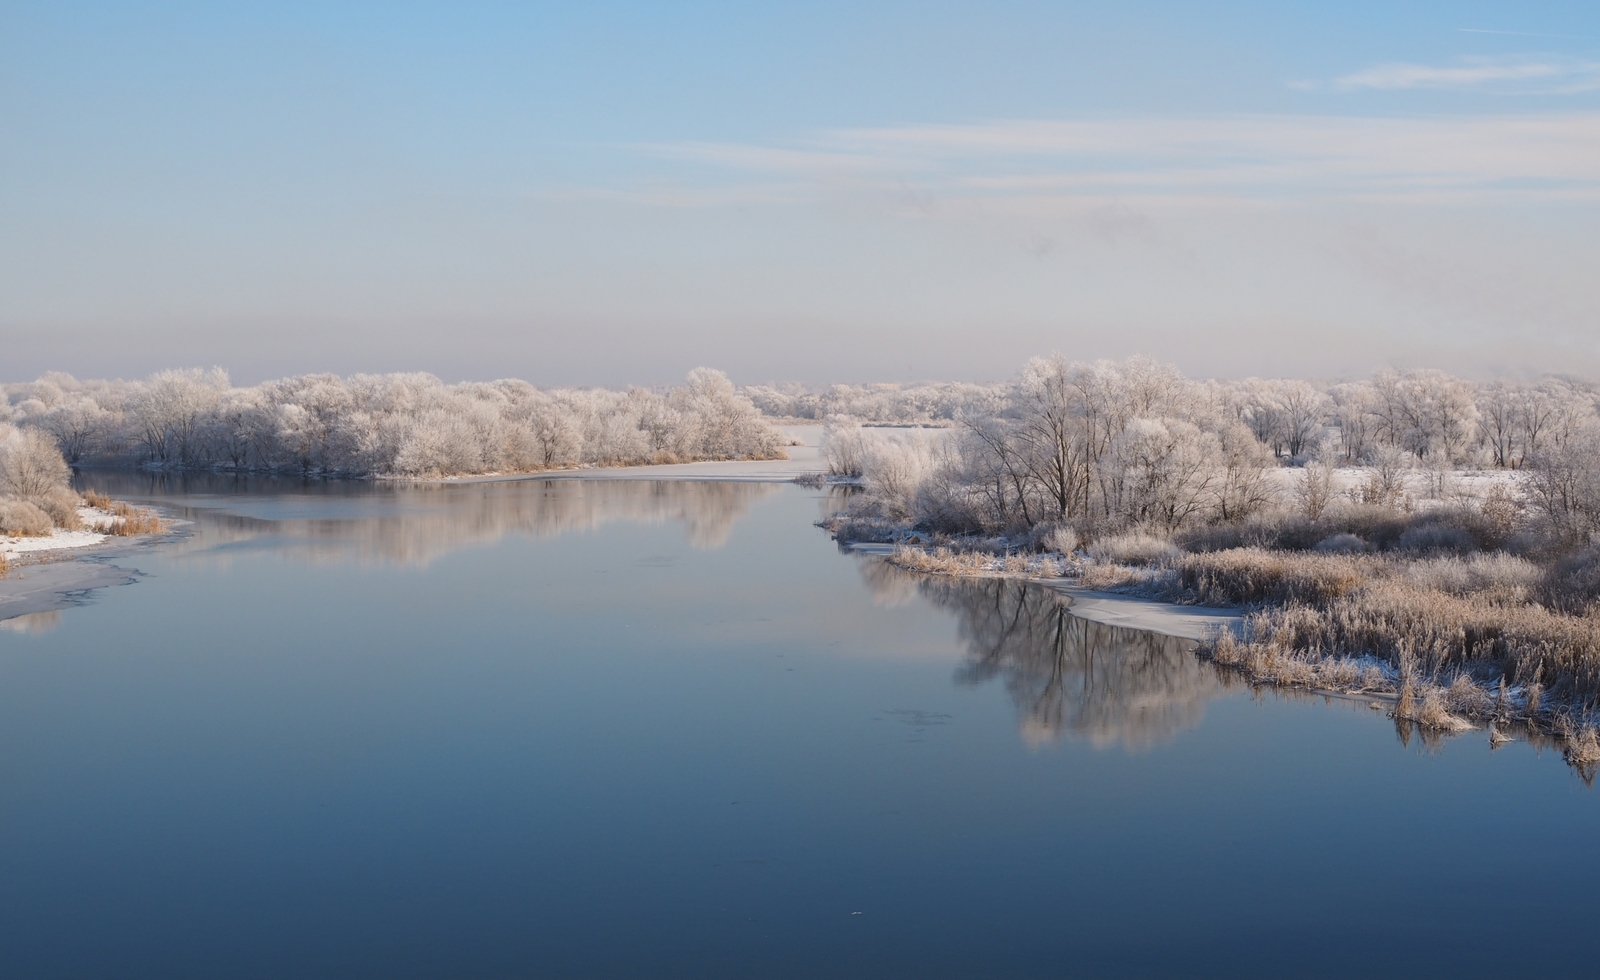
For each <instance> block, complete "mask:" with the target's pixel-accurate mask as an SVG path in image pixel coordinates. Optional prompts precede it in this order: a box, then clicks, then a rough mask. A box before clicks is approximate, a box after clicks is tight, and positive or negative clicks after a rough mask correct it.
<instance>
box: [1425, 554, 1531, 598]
mask: <svg viewBox="0 0 1600 980" xmlns="http://www.w3.org/2000/svg"><path fill="white" fill-rule="evenodd" d="M1395 568H1396V571H1397V573H1398V574H1399V575H1401V576H1403V577H1404V578H1405V579H1406V580H1407V581H1409V582H1410V583H1411V584H1413V585H1415V586H1417V587H1419V588H1423V589H1432V590H1435V591H1438V592H1447V593H1449V594H1451V595H1458V596H1461V595H1473V594H1480V595H1487V596H1493V597H1494V599H1495V601H1498V602H1504V603H1512V602H1526V601H1527V599H1528V596H1529V595H1531V594H1532V593H1533V591H1534V590H1536V589H1538V588H1539V586H1540V585H1541V584H1542V583H1543V582H1544V580H1545V572H1544V569H1542V568H1540V567H1539V566H1537V565H1535V564H1534V563H1533V562H1531V561H1528V560H1527V559H1526V558H1518V557H1516V556H1515V555H1508V554H1505V553H1504V552H1496V553H1493V554H1477V555H1470V556H1468V557H1466V558H1458V557H1454V556H1451V557H1445V558H1434V559H1431V560H1421V561H1411V562H1403V563H1400V564H1397V565H1396V566H1395Z"/></svg>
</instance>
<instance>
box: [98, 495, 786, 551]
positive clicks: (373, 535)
mask: <svg viewBox="0 0 1600 980" xmlns="http://www.w3.org/2000/svg"><path fill="white" fill-rule="evenodd" d="M83 482H85V483H87V484H88V485H92V486H94V487H96V488H97V489H101V490H105V491H107V492H109V493H111V494H112V495H113V496H116V497H124V498H128V499H132V500H136V501H141V502H150V503H154V504H156V505H157V506H159V507H161V509H162V511H163V513H165V514H166V515H167V516H169V517H176V518H179V519H181V520H184V521H189V522H192V523H191V525H190V528H191V530H190V533H189V534H188V536H187V537H186V539H185V541H184V542H183V543H182V544H180V545H178V546H177V547H178V550H185V551H189V552H197V551H198V552H212V553H215V554H225V553H226V551H228V550H233V549H238V548H243V547H253V548H265V549H269V550H273V551H277V552H280V553H285V554H292V555H294V556H296V557H300V558H305V559H308V560H312V561H348V560H351V559H355V560H357V561H362V562H370V563H373V564H382V565H412V566H424V565H427V564H428V563H429V562H431V561H433V560H434V559H435V558H438V557H440V556H441V555H444V554H448V553H449V552H452V551H455V550H457V549H460V548H462V547H466V546H469V545H481V544H489V543H492V542H494V541H497V540H499V539H501V538H503V537H505V536H506V535H508V534H522V535H528V536H531V537H553V536H556V535H560V534H568V533H572V532H578V531H587V530H591V529H594V528H597V527H600V526H603V525H605V524H609V523H612V522H615V521H635V522H640V523H661V522H666V521H671V522H676V523H681V524H683V525H684V528H685V530H686V532H687V536H688V540H689V544H690V546H691V547H693V548H695V549H697V550H703V551H713V550H716V549H718V548H721V547H722V546H723V545H725V544H727V542H728V536H729V535H730V534H731V533H732V531H733V526H734V524H735V523H736V522H737V521H738V520H739V519H740V518H741V517H743V516H744V515H745V514H747V513H749V511H750V507H751V506H752V505H753V504H754V503H755V502H756V501H759V500H762V499H764V498H766V497H769V496H771V495H772V494H774V493H776V492H777V491H778V487H776V486H773V485H771V484H763V483H720V482H718V483H712V482H703V483H702V482H694V483H691V482H682V481H678V482H674V481H657V480H563V479H549V480H516V481H506V482H499V483H477V484H463V483H455V484H449V483H400V482H395V483H388V482H367V481H333V480H291V479H285V478H274V477H256V476H231V475H218V474H207V473H183V474H167V473H101V472H95V473H93V474H91V476H90V477H89V478H88V479H86V480H85V481H83Z"/></svg>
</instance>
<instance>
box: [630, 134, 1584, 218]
mask: <svg viewBox="0 0 1600 980" xmlns="http://www.w3.org/2000/svg"><path fill="white" fill-rule="evenodd" d="M642 149H643V150H644V152H648V153H650V154H652V155H654V156H657V157H662V158H670V159H672V160H673V161H675V162H677V163H680V164H687V165H698V166H699V167H700V168H702V170H701V171H700V172H698V173H696V174H695V175H694V177H695V185H696V186H699V187H702V188H704V187H706V186H708V185H710V186H727V185H729V184H734V185H737V184H739V183H742V182H743V181H745V180H747V179H748V180H752V181H756V180H759V182H760V183H761V184H762V185H763V192H764V194H766V195H772V194H773V193H774V191H775V188H776V187H778V186H782V185H783V184H784V182H787V183H788V186H790V187H791V188H793V191H794V194H793V195H792V196H794V197H797V198H798V197H805V196H808V195H809V196H813V197H815V196H817V195H819V194H821V195H827V194H837V193H839V192H841V190H844V191H848V192H851V193H856V192H862V191H866V192H872V191H874V190H877V191H881V192H884V193H904V192H905V191H908V190H909V191H913V192H915V193H916V194H918V195H920V196H922V197H923V198H924V199H926V200H928V201H932V202H938V201H944V200H963V199H965V200H974V199H984V198H989V199H1002V198H1021V199H1025V200H1026V199H1035V198H1037V199H1040V200H1045V199H1048V200H1049V201H1050V202H1051V203H1052V204H1055V205H1058V204H1059V203H1060V202H1061V201H1063V200H1069V199H1071V198H1073V197H1074V196H1076V197H1080V198H1082V199H1084V200H1086V201H1089V200H1093V201H1096V202H1098V201H1101V200H1103V199H1106V198H1118V199H1125V200H1141V201H1145V202H1148V203H1165V204H1167V205H1170V206H1182V205H1183V203H1184V202H1190V203H1193V202H1196V201H1204V202H1206V204H1207V206H1210V205H1212V204H1215V203H1216V202H1218V201H1224V200H1232V201H1238V202H1243V201H1252V202H1258V203H1259V202H1275V203H1283V202H1295V201H1305V200H1318V199H1330V198H1342V199H1350V200H1356V199H1360V200H1367V201H1370V200H1381V199H1384V198H1386V197H1388V198H1392V199H1393V200H1394V201H1395V202H1396V203H1400V202H1406V203H1424V202H1426V201H1428V200H1429V199H1430V197H1432V198H1435V199H1437V200H1438V201H1439V202H1440V203H1450V204H1460V203H1463V202H1478V203H1489V202H1497V201H1539V200H1549V201H1561V200H1571V201H1592V200H1594V199H1595V196H1596V194H1597V193H1600V114H1597V113H1567V114H1550V115H1539V116H1501V117H1476V118H1466V119H1460V118H1457V119H1449V118H1442V119H1440V118H1435V119H1371V118H1353V117H1309V116H1238V117H1223V118H1212V119H1142V120H1141V119H1132V120H1090V121H1050V120H1014V121H1002V122H994V123H981V124H972V125H940V126H902V127H887V128H877V129H850V130H837V131H833V132H829V133H824V134H821V135H819V136H817V137H814V138H812V139H809V140H804V141H794V142H792V143H790V144H789V145H786V146H781V147H769V146H759V145H743V144H716V143H682V144H670V145H667V146H665V147H663V146H659V145H656V146H651V147H646V148H642ZM658 189H659V188H658Z"/></svg>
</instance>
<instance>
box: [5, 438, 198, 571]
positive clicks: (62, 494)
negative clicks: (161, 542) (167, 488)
mask: <svg viewBox="0 0 1600 980" xmlns="http://www.w3.org/2000/svg"><path fill="white" fill-rule="evenodd" d="M71 477H72V471H71V469H70V468H69V467H68V466H67V462H66V460H65V459H64V458H63V457H62V455H61V452H60V450H59V449H57V448H56V444H55V440H53V439H52V438H50V437H49V436H48V435H47V434H45V433H43V432H40V431H38V430H23V431H18V430H16V429H14V428H11V427H9V426H0V575H3V574H5V573H6V572H8V571H10V570H11V568H12V567H14V566H21V565H32V564H37V563H39V562H41V561H52V560H55V559H56V558H58V557H59V556H60V553H61V552H63V551H70V550H74V549H77V548H85V547H89V546H92V545H96V544H100V543H102V542H103V541H105V539H106V538H108V537H117V538H131V537H138V536H142V535H148V534H160V533H162V532H164V531H165V530H166V529H167V524H166V522H164V521H163V520H162V519H161V517H160V516H159V515H158V514H157V513H156V512H155V511H154V510H152V509H150V508H148V507H135V506H133V505H131V504H128V503H125V502H123V501H118V500H112V499H111V498H110V497H108V496H106V495H105V494H102V493H98V492H96V491H94V490H89V491H86V492H85V493H84V494H82V495H79V494H78V493H77V492H76V491H74V490H73V489H72V486H71Z"/></svg>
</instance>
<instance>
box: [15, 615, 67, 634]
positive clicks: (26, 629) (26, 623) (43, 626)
mask: <svg viewBox="0 0 1600 980" xmlns="http://www.w3.org/2000/svg"><path fill="white" fill-rule="evenodd" d="M60 625H61V610H59V609H51V610H47V611H45V612H35V613H24V614H22V615H21V616H13V617H11V618H10V619H0V630H9V631H11V632H13V633H48V632H50V631H51V630H53V629H55V628H56V627H57V626H60Z"/></svg>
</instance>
